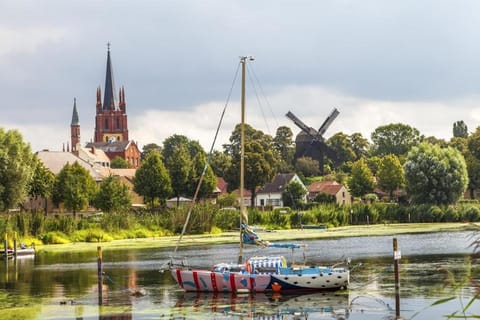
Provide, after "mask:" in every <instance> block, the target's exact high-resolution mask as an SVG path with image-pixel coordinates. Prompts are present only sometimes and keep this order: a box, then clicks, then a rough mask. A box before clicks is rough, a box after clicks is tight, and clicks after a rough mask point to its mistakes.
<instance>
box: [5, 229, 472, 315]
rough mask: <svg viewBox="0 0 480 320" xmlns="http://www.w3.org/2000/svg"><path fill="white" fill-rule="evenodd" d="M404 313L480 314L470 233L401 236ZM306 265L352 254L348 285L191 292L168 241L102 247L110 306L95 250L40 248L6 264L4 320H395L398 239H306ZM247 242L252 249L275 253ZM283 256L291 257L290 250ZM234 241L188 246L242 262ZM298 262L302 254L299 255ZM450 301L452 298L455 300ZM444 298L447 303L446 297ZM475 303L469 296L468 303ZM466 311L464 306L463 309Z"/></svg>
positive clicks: (206, 259) (212, 257) (199, 262)
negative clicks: (171, 263) (178, 276)
mask: <svg viewBox="0 0 480 320" xmlns="http://www.w3.org/2000/svg"><path fill="white" fill-rule="evenodd" d="M396 238H397V239H398V243H399V247H400V250H401V255H402V258H401V259H400V260H399V262H400V282H401V289H400V298H401V301H400V307H401V308H400V309H401V310H400V312H401V316H402V318H403V319H440V318H442V317H444V316H447V315H451V314H453V313H457V314H458V315H465V316H469V315H470V316H471V315H477V316H478V315H480V300H479V299H472V297H475V296H476V295H477V294H478V293H479V292H480V289H479V287H480V283H479V282H480V277H479V271H480V268H479V265H478V260H476V258H475V257H474V256H473V255H472V248H471V247H469V245H470V243H471V242H472V241H473V240H472V232H441V233H429V234H416V235H399V236H397V237H396ZM304 243H305V244H307V245H308V251H307V254H306V257H307V259H308V261H309V262H326V263H335V262H336V261H340V260H343V259H345V258H347V257H348V258H351V267H352V271H351V284H350V286H349V289H348V290H345V291H340V292H327V293H312V294H304V295H297V296H294V295H283V296H281V295H274V294H253V295H249V294H241V295H232V294H230V293H228V294H227V293H220V294H208V293H202V294H196V293H185V292H183V291H182V290H181V289H179V288H178V286H177V285H176V284H175V283H174V282H173V279H172V277H171V275H170V274H169V272H168V271H166V272H160V271H159V270H160V268H161V266H162V264H163V263H165V262H166V261H168V257H169V256H170V255H171V248H158V249H155V250H152V249H142V250H104V252H103V261H104V265H103V267H104V272H105V279H104V286H103V292H104V295H103V305H102V306H99V305H98V290H97V256H96V253H68V252H67V253H62V254H52V253H38V254H37V255H36V256H35V258H21V259H17V261H13V260H9V261H7V262H2V263H0V319H353V320H356V319H394V318H395V288H394V275H393V268H392V265H393V258H392V237H390V236H376V237H352V238H341V239H329V240H311V241H310V240H309V241H305V242H304ZM267 250H273V249H258V248H249V249H247V250H246V256H250V255H255V254H268V253H269V252H267ZM275 250H277V251H275V252H276V253H281V254H283V255H285V256H287V257H289V256H290V254H291V253H290V251H289V250H287V249H284V251H283V252H278V249H275ZM237 251H238V248H237V246H235V245H216V246H206V247H189V248H181V251H179V254H181V255H184V256H188V257H189V263H190V264H191V265H194V266H199V267H211V266H212V264H213V263H214V261H218V259H219V258H220V260H222V261H226V262H229V261H232V262H233V261H235V260H236V253H237ZM295 258H296V259H301V258H302V254H301V252H300V254H299V255H298V257H297V256H295ZM450 298H451V299H450ZM443 300H445V301H446V300H448V301H446V302H443V303H439V302H441V301H443ZM469 302H472V303H471V304H470V305H468V303H469ZM467 305H468V308H466V311H465V312H463V313H462V310H463V309H464V308H465V306H467Z"/></svg>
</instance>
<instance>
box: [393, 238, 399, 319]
mask: <svg viewBox="0 0 480 320" xmlns="http://www.w3.org/2000/svg"><path fill="white" fill-rule="evenodd" d="M400 258H401V253H400V250H398V243H397V238H393V272H394V274H395V317H396V319H400V276H399V271H398V260H400Z"/></svg>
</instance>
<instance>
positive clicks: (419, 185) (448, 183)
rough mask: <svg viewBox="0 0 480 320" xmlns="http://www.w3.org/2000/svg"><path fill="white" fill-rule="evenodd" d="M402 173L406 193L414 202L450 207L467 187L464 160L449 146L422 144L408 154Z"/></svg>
mask: <svg viewBox="0 0 480 320" xmlns="http://www.w3.org/2000/svg"><path fill="white" fill-rule="evenodd" d="M404 170H405V178H406V186H407V192H408V194H409V195H410V197H411V199H412V201H413V202H414V203H428V204H436V205H441V204H453V203H455V202H457V201H458V200H459V199H460V198H461V197H462V195H463V193H464V192H465V190H466V188H467V185H468V173H467V165H466V164H465V160H464V158H463V156H462V154H461V153H460V152H459V151H458V150H456V149H454V148H451V147H448V148H440V147H439V146H437V145H430V144H428V143H422V144H420V145H419V146H417V147H414V148H413V149H412V150H411V151H410V152H409V154H408V157H407V161H406V162H405V164H404Z"/></svg>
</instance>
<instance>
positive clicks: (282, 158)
mask: <svg viewBox="0 0 480 320" xmlns="http://www.w3.org/2000/svg"><path fill="white" fill-rule="evenodd" d="M273 148H274V150H275V151H276V152H277V153H278V159H277V171H278V172H279V173H288V172H292V170H293V155H294V154H295V144H294V142H293V132H292V130H291V129H290V128H289V127H287V126H281V127H278V128H277V131H276V133H275V137H274V138H273Z"/></svg>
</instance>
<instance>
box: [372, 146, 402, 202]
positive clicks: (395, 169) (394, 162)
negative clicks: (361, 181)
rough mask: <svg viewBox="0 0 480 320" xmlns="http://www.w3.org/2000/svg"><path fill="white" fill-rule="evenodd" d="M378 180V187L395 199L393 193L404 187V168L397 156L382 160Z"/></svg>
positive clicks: (391, 155)
mask: <svg viewBox="0 0 480 320" xmlns="http://www.w3.org/2000/svg"><path fill="white" fill-rule="evenodd" d="M377 178H378V186H379V187H380V189H382V190H384V191H388V194H389V195H390V199H392V198H393V192H394V191H395V190H396V189H398V188H401V187H403V186H404V184H405V177H404V172H403V167H402V164H401V163H400V160H399V159H398V157H397V156H396V155H393V154H389V155H386V156H385V157H383V158H382V159H381V162H380V168H379V170H378V174H377Z"/></svg>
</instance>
